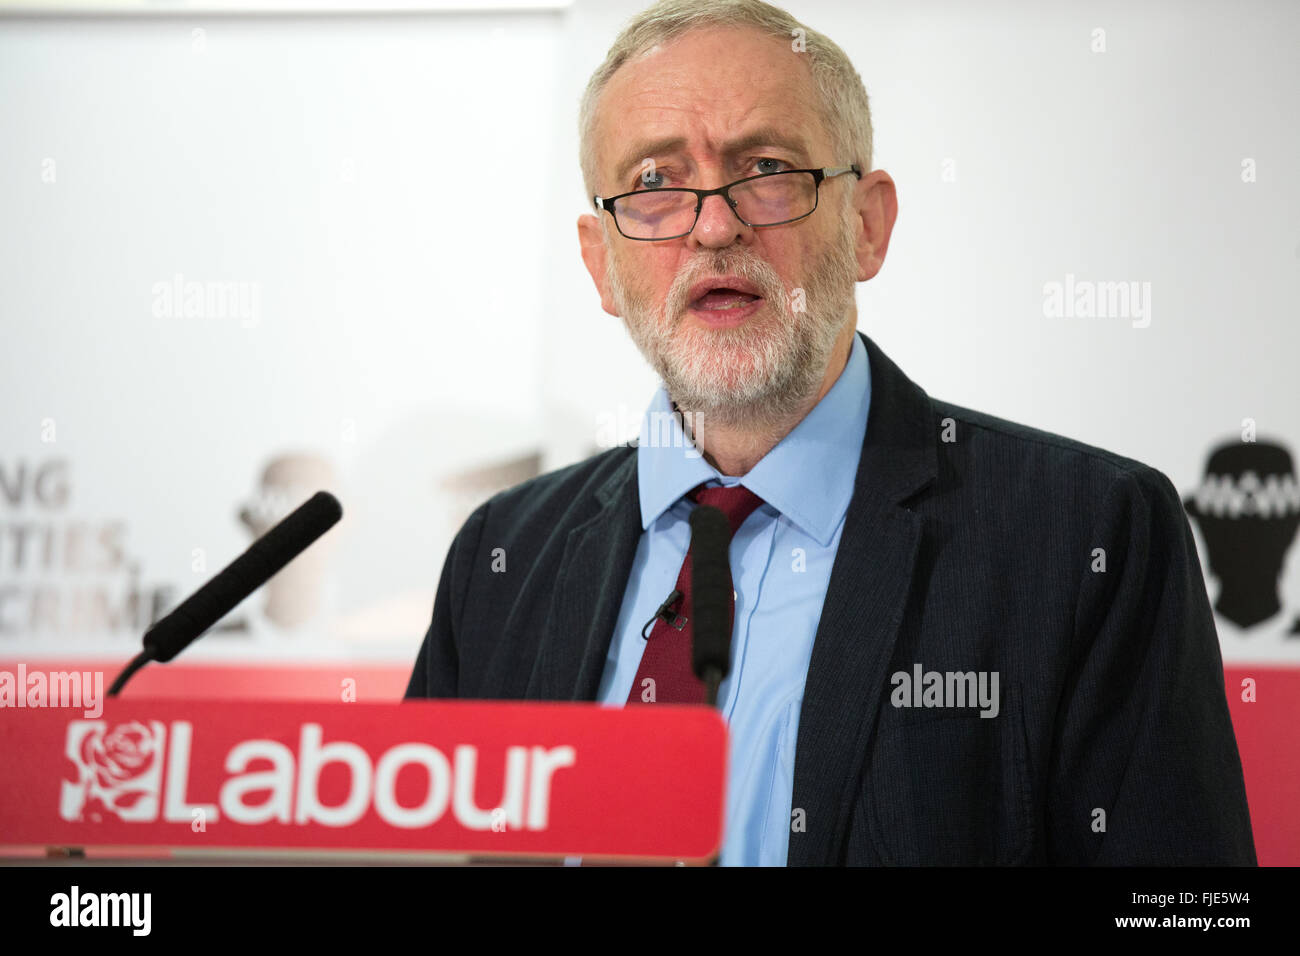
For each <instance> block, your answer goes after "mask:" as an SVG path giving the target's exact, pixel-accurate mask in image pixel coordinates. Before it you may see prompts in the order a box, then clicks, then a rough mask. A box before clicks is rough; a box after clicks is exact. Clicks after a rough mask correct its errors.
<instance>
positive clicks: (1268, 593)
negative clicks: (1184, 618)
mask: <svg viewBox="0 0 1300 956" xmlns="http://www.w3.org/2000/svg"><path fill="white" fill-rule="evenodd" d="M1183 506H1184V507H1185V508H1186V509H1187V513H1188V515H1190V516H1191V517H1192V518H1194V519H1195V520H1196V521H1197V522H1198V523H1199V525H1200V528H1201V534H1202V536H1203V537H1204V538H1205V548H1206V551H1207V552H1208V559H1209V561H1208V563H1209V569H1210V572H1211V573H1212V574H1214V575H1215V577H1217V578H1218V579H1219V583H1220V585H1221V589H1220V591H1219V599H1218V600H1217V601H1216V602H1215V604H1214V610H1215V611H1216V612H1218V613H1219V614H1221V615H1222V616H1223V617H1224V618H1226V619H1227V620H1229V621H1231V622H1232V623H1233V624H1236V625H1237V626H1238V627H1242V628H1249V627H1254V626H1255V625H1256V624H1259V623H1260V622H1262V621H1266V620H1268V619H1269V618H1271V617H1272V616H1273V615H1275V614H1277V613H1278V611H1280V610H1281V608H1282V604H1281V602H1280V601H1279V599H1278V580H1279V579H1280V578H1281V576H1282V565H1283V562H1284V560H1285V558H1286V553H1287V549H1288V548H1290V547H1291V542H1292V541H1294V540H1295V536H1296V529H1297V527H1298V526H1300V485H1297V484H1296V477H1295V471H1294V468H1293V467H1292V463H1291V454H1290V452H1288V451H1287V450H1286V449H1285V448H1283V447H1282V446H1281V445H1275V444H1269V443H1267V442H1228V443H1225V444H1223V445H1220V446H1219V447H1218V448H1216V449H1215V450H1214V451H1213V452H1212V453H1211V454H1210V460H1209V462H1208V463H1207V464H1206V466H1205V478H1204V479H1203V480H1202V481H1201V486H1200V487H1199V488H1198V489H1196V491H1195V492H1193V493H1192V494H1191V495H1189V496H1188V497H1186V498H1185V499H1184V500H1183Z"/></svg>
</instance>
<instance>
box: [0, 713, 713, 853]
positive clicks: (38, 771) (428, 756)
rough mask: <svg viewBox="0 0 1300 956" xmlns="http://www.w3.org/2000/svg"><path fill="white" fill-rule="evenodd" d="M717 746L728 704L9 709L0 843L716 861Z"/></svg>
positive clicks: (1, 737)
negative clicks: (721, 708)
mask: <svg viewBox="0 0 1300 956" xmlns="http://www.w3.org/2000/svg"><path fill="white" fill-rule="evenodd" d="M726 747H727V732H726V726H725V724H724V722H723V720H722V718H721V716H720V715H719V714H718V713H717V711H715V710H713V709H712V708H707V707H690V706H673V705H653V706H638V707H629V708H621V707H620V708H613V707H604V706H600V705H596V704H561V703H517V702H478V701H407V702H403V703H397V704H355V703H354V704H348V703H339V704H324V703H322V704H314V703H263V704H249V703H247V702H241V703H224V702H222V703H219V702H207V701H195V702H178V701H149V700H119V699H110V700H108V701H107V702H106V703H105V704H104V707H103V713H102V714H95V715H86V714H83V713H82V712H80V711H76V710H68V709H59V708H49V709H35V710H32V709H27V710H15V709H8V708H6V709H4V710H0V754H3V759H0V854H5V855H10V856H12V855H32V854H33V853H37V852H39V853H44V852H45V851H46V848H48V847H71V848H84V850H85V852H86V855H87V856H88V857H94V856H123V855H128V856H134V857H145V856H155V857H165V858H173V859H174V858H189V859H194V858H207V859H217V858H222V857H226V858H228V857H230V856H239V855H241V854H242V859H244V860H248V859H250V858H252V857H256V856H259V855H260V856H261V858H263V859H267V858H271V857H274V858H277V859H284V858H286V857H291V856H293V855H294V854H297V855H298V858H303V857H305V856H308V853H307V851H312V855H321V854H323V855H324V856H326V857H335V858H338V859H345V858H348V857H349V856H355V855H357V854H368V855H374V854H376V853H378V854H383V855H384V858H385V859H391V860H393V861H398V860H402V859H409V860H411V861H417V860H424V859H428V860H430V861H435V860H436V861H446V862H470V861H472V860H474V859H475V858H484V859H488V860H492V859H496V860H499V859H503V858H504V859H511V858H513V859H531V860H546V859H550V860H558V859H561V858H564V857H569V856H581V857H583V858H584V859H587V860H605V861H613V860H620V861H638V862H674V861H685V862H688V863H707V862H709V861H710V860H712V858H713V857H715V856H716V855H717V853H718V851H719V849H720V847H721V844H722V828H723V813H724V807H723V793H724V781H725V773H726ZM431 855H432V856H431Z"/></svg>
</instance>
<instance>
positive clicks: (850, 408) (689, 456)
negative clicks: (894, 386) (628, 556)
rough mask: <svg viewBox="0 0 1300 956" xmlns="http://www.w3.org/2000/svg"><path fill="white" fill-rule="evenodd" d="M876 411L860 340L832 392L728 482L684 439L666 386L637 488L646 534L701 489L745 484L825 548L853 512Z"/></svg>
mask: <svg viewBox="0 0 1300 956" xmlns="http://www.w3.org/2000/svg"><path fill="white" fill-rule="evenodd" d="M870 405H871V368H870V363H869V362H868V361H867V351H866V348H865V347H864V346H863V344H862V336H860V335H857V334H855V335H854V336H853V346H852V349H851V350H850V352H849V360H848V364H847V365H845V367H844V370H843V371H842V372H840V376H839V378H837V379H836V380H835V383H834V384H833V385H831V387H830V390H829V391H828V392H827V393H826V394H825V395H823V396H822V399H821V401H820V402H818V403H817V404H816V405H814V406H813V409H812V411H810V412H809V413H808V414H807V415H805V416H804V418H803V420H802V421H801V422H799V424H798V425H796V426H795V427H794V429H793V430H792V431H791V432H790V433H789V434H788V435H786V436H785V437H784V438H782V439H781V440H780V441H779V442H777V444H776V447H775V448H773V449H772V450H771V451H769V452H768V453H767V454H766V455H764V456H763V457H762V459H760V460H759V462H758V464H756V465H755V466H754V467H753V468H751V469H750V471H749V473H748V474H746V475H744V476H742V477H739V478H737V477H734V476H730V475H723V474H722V473H721V472H719V471H718V470H717V469H716V468H714V467H713V466H712V465H710V464H709V463H708V462H707V461H706V460H705V459H704V456H703V455H702V454H701V453H700V451H699V450H698V449H697V448H696V447H695V444H694V443H693V442H692V441H691V440H690V438H689V437H687V436H686V434H685V433H684V432H683V431H682V426H681V421H680V419H679V418H678V416H677V415H676V414H674V412H673V406H672V401H671V400H670V399H669V397H668V392H667V390H666V389H665V388H664V386H663V385H662V384H660V386H659V388H658V389H657V390H656V391H655V394H654V397H653V398H652V399H651V401H650V407H649V408H648V409H647V410H646V414H645V417H644V418H643V419H642V421H641V434H640V438H639V440H638V444H637V488H638V492H639V495H640V499H641V527H642V529H643V530H644V529H646V528H649V527H650V525H651V524H652V523H653V522H654V521H655V520H656V519H657V518H658V517H659V516H660V515H661V514H663V513H664V512H665V511H667V510H668V509H669V508H671V507H672V506H673V505H674V504H675V503H676V502H677V501H678V500H679V499H680V498H681V497H682V496H683V495H685V494H686V493H687V492H688V491H690V490H691V489H692V488H694V487H695V486H696V485H699V484H702V483H705V482H713V483H717V484H721V485H728V486H730V485H736V484H743V485H744V486H745V487H746V488H748V489H749V490H750V491H752V492H754V494H756V495H758V496H759V497H760V498H762V499H763V500H764V501H765V502H767V503H768V504H769V505H771V506H772V507H773V508H775V509H776V510H777V511H779V512H780V513H781V514H783V515H785V516H786V517H787V518H789V519H790V521H792V522H793V523H794V524H796V525H798V526H799V527H800V529H802V530H803V531H804V532H806V533H807V534H808V535H810V536H811V537H812V538H814V539H815V540H816V541H817V542H819V543H820V544H821V545H822V546H823V547H826V546H828V545H829V544H830V542H831V538H832V536H833V535H834V533H835V529H836V527H837V526H838V525H839V523H840V519H842V518H843V517H844V513H845V512H846V511H847V510H848V507H849V500H850V498H852V496H853V486H854V482H855V480H856V478H857V472H858V459H859V457H860V455H861V453H862V440H863V436H864V435H865V434H866V428H867V413H868V411H869V409H870Z"/></svg>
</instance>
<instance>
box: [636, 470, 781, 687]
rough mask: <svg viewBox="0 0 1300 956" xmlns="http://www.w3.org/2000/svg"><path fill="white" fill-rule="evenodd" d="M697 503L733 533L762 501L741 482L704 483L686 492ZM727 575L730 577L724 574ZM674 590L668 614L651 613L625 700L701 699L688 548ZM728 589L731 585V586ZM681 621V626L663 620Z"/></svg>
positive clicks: (731, 615) (731, 617) (731, 604)
mask: <svg viewBox="0 0 1300 956" xmlns="http://www.w3.org/2000/svg"><path fill="white" fill-rule="evenodd" d="M686 497H688V498H690V499H691V500H692V501H694V502H696V503H697V504H701V505H712V506H713V507H715V508H717V509H718V510H719V511H721V512H722V513H723V514H724V515H726V516H727V521H728V522H729V523H730V524H731V533H732V534H735V533H736V529H737V528H739V527H740V526H741V525H742V524H743V523H744V521H745V519H746V518H748V517H749V516H750V514H751V513H752V512H753V511H754V509H755V508H757V507H758V506H759V505H761V504H762V503H763V499H762V498H760V497H759V496H758V495H756V494H754V493H753V492H752V491H750V490H749V489H748V488H746V487H744V486H743V485H733V486H732V487H730V488H722V487H718V488H705V487H704V486H703V485H698V486H696V487H695V488H693V489H692V490H691V491H690V492H689V493H688V494H687V496H686ZM728 580H730V576H728ZM677 590H678V591H680V592H681V594H682V596H681V598H680V599H679V600H678V601H677V603H676V604H674V605H672V606H671V607H670V608H669V610H670V611H672V612H673V613H671V614H665V615H664V616H663V617H657V618H655V623H654V627H653V628H652V629H651V631H650V634H649V636H648V638H647V639H646V647H645V652H644V653H643V654H642V655H641V666H640V667H638V668H637V672H636V679H635V680H633V681H632V692H631V693H630V694H628V697H627V702H628V703H629V704H643V703H645V704H649V703H658V704H702V703H704V684H703V683H702V682H701V681H700V679H699V678H697V677H696V676H695V671H694V670H693V669H692V668H691V635H692V634H693V633H694V630H693V628H694V623H693V621H692V618H693V617H694V616H695V611H694V608H692V606H691V551H690V549H689V548H687V550H686V559H685V560H684V561H683V562H682V570H681V571H680V572H679V573H678V575H677ZM728 590H731V589H730V588H729V589H728ZM727 607H728V614H727V620H728V622H729V625H728V626H729V627H730V626H734V624H735V617H736V601H735V597H734V595H733V596H732V597H729V598H727ZM664 617H668V618H669V619H671V620H677V621H680V620H681V619H683V618H684V619H685V622H684V624H683V626H682V628H681V629H680V630H678V629H677V628H676V627H674V626H673V625H672V624H669V623H668V621H665V620H664Z"/></svg>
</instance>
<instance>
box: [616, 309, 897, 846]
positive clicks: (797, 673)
mask: <svg viewBox="0 0 1300 956" xmlns="http://www.w3.org/2000/svg"><path fill="white" fill-rule="evenodd" d="M870 403H871V372H870V365H869V363H868V361H867V353H866V348H865V347H864V346H863V344H862V339H861V338H860V337H859V336H857V335H854V336H853V348H852V351H851V352H850V355H849V360H848V364H847V365H846V366H845V367H844V370H843V371H842V372H841V373H840V376H839V378H837V379H836V380H835V383H834V384H833V385H832V386H831V388H830V390H829V391H827V393H826V394H825V395H824V396H822V399H821V401H820V402H818V403H817V405H816V406H814V407H813V409H812V411H810V412H809V413H808V415H807V416H805V417H804V419H803V421H801V422H800V423H799V424H798V425H797V426H795V428H794V429H793V430H792V431H791V432H790V433H789V434H788V435H786V436H785V438H783V439H782V440H781V441H780V442H779V443H778V444H777V445H776V447H775V448H773V449H772V450H771V451H769V452H768V453H767V454H766V455H764V456H763V458H762V459H761V460H760V461H759V462H758V464H757V465H755V466H754V467H753V468H752V469H750V471H749V473H748V474H746V475H744V476H741V477H734V476H730V475H723V474H720V473H719V472H718V471H717V470H716V469H715V468H713V466H711V465H710V464H709V463H708V462H707V461H706V460H705V459H704V458H703V456H702V455H701V454H700V452H699V450H698V449H697V448H696V447H695V446H694V445H693V443H692V442H691V441H690V439H689V438H687V437H686V436H685V434H684V433H683V432H682V429H681V426H680V424H679V423H678V421H677V419H676V417H675V416H674V415H673V414H672V403H671V402H670V400H669V398H668V394H667V392H666V391H665V390H664V388H663V386H662V385H661V386H660V388H659V389H658V391H657V392H656V393H655V396H654V398H653V400H652V401H651V404H650V408H649V409H648V411H647V413H646V417H645V419H644V420H643V423H642V429H641V437H640V442H639V445H638V447H637V483H638V489H639V492H640V499H641V526H642V528H643V529H644V533H643V534H642V535H641V540H640V542H639V544H638V545H637V552H636V559H635V562H634V563H633V565H632V573H631V575H630V576H629V578H628V583H627V588H626V590H625V592H624V594H623V604H622V608H621V610H620V612H619V619H618V626H617V629H616V630H615V632H614V636H613V639H612V640H611V642H610V647H609V654H608V656H607V657H606V660H605V668H604V671H603V673H602V675H601V681H600V688H599V691H598V693H597V698H596V699H597V700H598V701H600V702H601V703H605V704H609V705H618V706H622V705H623V704H626V702H627V698H628V695H629V694H630V693H631V690H632V682H633V680H634V679H635V678H636V672H637V668H638V667H639V666H640V663H641V655H642V653H643V652H644V650H645V644H646V642H645V641H644V640H643V639H642V637H641V629H642V627H643V626H644V625H645V623H646V622H647V621H648V620H650V618H651V617H652V616H653V614H654V613H655V611H656V610H657V609H658V607H659V605H660V604H661V603H662V602H663V601H664V599H665V598H667V597H668V595H669V593H671V591H672V590H673V587H674V586H675V585H676V583H677V575H678V573H679V572H680V571H681V567H682V562H683V561H684V560H685V558H686V551H687V548H688V547H689V546H690V525H689V523H688V520H689V516H690V513H691V510H692V509H693V508H694V507H695V504H694V502H692V501H691V500H690V499H689V498H686V497H685V495H686V493H687V492H688V491H690V490H691V489H692V488H694V487H695V486H696V485H698V484H700V483H702V482H707V483H710V484H720V485H725V486H728V487H730V486H732V485H736V484H743V485H744V486H745V487H746V488H748V489H749V490H750V491H752V492H754V494H756V495H758V496H759V497H760V498H762V499H763V502H764V503H763V504H762V505H760V506H759V507H758V508H757V509H756V510H755V511H754V512H753V513H752V514H751V515H750V516H749V517H748V518H746V519H745V522H744V524H742V525H741V526H740V528H739V529H738V530H737V531H736V534H735V536H734V537H733V538H732V541H731V550H730V560H731V575H732V582H733V584H734V586H735V590H736V614H735V624H734V629H733V631H732V635H731V673H730V675H729V676H728V677H727V679H726V680H724V681H723V682H722V685H721V687H720V688H719V689H718V700H719V701H721V702H722V714H723V717H724V718H725V719H726V721H727V724H728V727H729V731H730V755H729V756H730V759H729V763H728V773H727V802H726V822H725V827H726V830H725V834H724V839H723V848H722V859H721V862H722V864H723V865H724V866H736V865H742V866H755V865H758V866H784V865H785V863H786V852H787V850H788V848H789V843H790V820H791V812H792V808H791V805H790V804H791V799H792V795H793V792H794V753H795V742H796V740H797V739H798V735H799V709H800V705H801V704H802V703H803V691H804V680H805V678H806V676H807V673H808V662H809V661H810V660H811V658H812V648H813V638H814V636H815V635H816V632H817V622H818V620H820V618H821V612H822V604H823V603H824V601H825V598H826V588H827V585H828V583H829V581H830V574H831V565H832V563H833V562H834V560H835V552H836V549H837V548H838V547H839V543H840V533H841V531H842V530H843V528H844V516H845V513H846V512H847V511H848V506H849V499H850V498H851V497H852V495H853V485H854V480H855V478H856V476H857V470H858V458H859V456H860V455H861V451H862V439H863V436H864V435H865V434H866V427H867V412H868V409H869V407H870ZM707 424H708V423H707V421H706V422H704V423H703V425H702V427H704V428H707ZM705 434H706V435H707V432H706V433H705Z"/></svg>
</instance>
